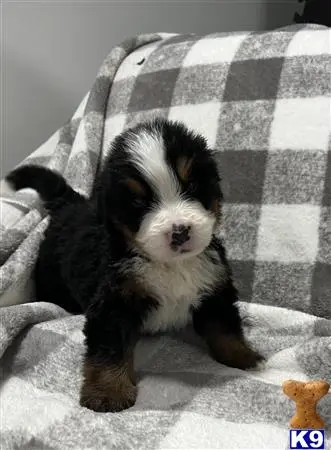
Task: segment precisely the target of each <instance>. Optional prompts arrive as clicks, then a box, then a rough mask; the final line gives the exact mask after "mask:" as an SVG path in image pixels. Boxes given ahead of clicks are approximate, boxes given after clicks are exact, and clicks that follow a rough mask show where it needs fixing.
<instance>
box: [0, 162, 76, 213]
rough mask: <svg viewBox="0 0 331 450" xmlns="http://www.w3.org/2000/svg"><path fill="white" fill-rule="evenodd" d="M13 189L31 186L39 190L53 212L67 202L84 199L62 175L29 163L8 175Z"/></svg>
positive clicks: (46, 206) (46, 204)
mask: <svg viewBox="0 0 331 450" xmlns="http://www.w3.org/2000/svg"><path fill="white" fill-rule="evenodd" d="M6 181H7V182H8V183H9V185H10V186H11V187H13V189H15V190H16V191H18V190H19V189H24V188H31V189H34V190H35V191H37V192H38V194H39V195H40V197H41V199H42V200H43V202H44V205H45V208H46V209H47V210H48V211H49V212H53V211H55V210H57V209H59V208H61V207H62V206H64V205H65V204H67V203H73V202H76V201H82V200H84V197H83V196H82V195H80V194H78V192H76V191H74V190H73V189H72V187H70V186H69V185H68V183H67V182H66V180H65V179H64V178H63V176H62V175H60V174H58V173H56V172H53V171H52V170H50V169H47V168H46V167H41V166H36V165H27V166H21V167H18V168H17V169H14V170H13V171H12V172H10V173H9V174H8V175H7V176H6Z"/></svg>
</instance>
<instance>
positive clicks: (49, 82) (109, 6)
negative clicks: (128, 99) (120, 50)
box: [0, 0, 300, 176]
mask: <svg viewBox="0 0 331 450" xmlns="http://www.w3.org/2000/svg"><path fill="white" fill-rule="evenodd" d="M299 9H300V7H299V4H298V3H297V1H296V0H285V1H284V0H278V1H270V0H264V1H263V0H256V1H255V0H243V1H240V0H239V1H238V0H228V1H225V0H218V1H217V0H213V1H209V0H199V1H197V0H182V1H181V0H178V1H176V0H150V1H146V0H145V1H140V0H131V1H126V0H122V1H113V0H109V1H104V2H98V1H93V0H91V1H90V2H89V3H87V2H80V1H78V0H77V1H74V0H72V1H66V2H65V1H63V0H62V1H60V0H58V1H48V0H44V1H43V2H40V1H38V2H37V1H35V2H30V1H28V0H25V1H21V2H17V1H13V0H12V1H10V0H3V7H2V25H3V26H2V39H1V43H2V49H3V50H4V51H3V61H2V67H1V75H2V82H3V98H2V99H1V103H2V105H1V106H2V125H3V126H2V136H1V138H2V139H1V153H2V164H1V166H2V167H1V169H2V173H1V174H0V176H3V174H4V173H5V172H6V171H8V170H9V169H10V168H12V167H13V166H14V165H15V164H16V163H18V162H19V161H20V160H21V159H22V158H24V157H25V156H26V155H28V154H29V153H30V152H31V151H32V150H33V149H35V148H36V147H37V146H39V145H40V144H41V143H42V142H43V141H44V140H45V139H47V138H48V137H49V136H50V135H51V134H52V133H53V132H54V131H55V130H56V129H57V128H59V127H60V126H61V125H62V124H63V123H64V122H65V121H66V120H67V119H68V118H69V117H70V115H71V114H72V112H73V111H74V109H75V107H76V105H77V104H78V102H79V100H80V99H81V98H82V96H83V95H84V94H85V92H86V91H87V90H88V89H89V88H90V86H91V83H92V82H93V79H94V77H95V74H96V71H97V69H98V67H99V65H100V63H101V62H102V60H103V58H104V57H105V55H106V54H107V53H108V51H109V50H110V49H111V47H112V46H113V45H114V44H116V43H118V42H120V41H122V40H123V39H125V38H127V37H130V36H133V35H136V34H139V33H145V32H153V31H164V32H183V33H185V32H196V33H199V34H203V33H210V32H215V31H228V30H231V31H232V30H258V29H260V30H262V29H270V28H274V27H277V26H284V25H287V24H290V23H291V22H292V17H293V14H294V12H295V11H296V10H299Z"/></svg>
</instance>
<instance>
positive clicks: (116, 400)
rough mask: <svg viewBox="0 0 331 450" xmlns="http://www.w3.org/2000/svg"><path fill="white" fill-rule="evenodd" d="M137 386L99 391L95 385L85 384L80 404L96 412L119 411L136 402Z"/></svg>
mask: <svg viewBox="0 0 331 450" xmlns="http://www.w3.org/2000/svg"><path fill="white" fill-rule="evenodd" d="M136 399H137V388H136V387H135V386H133V385H132V386H126V387H125V388H122V389H121V390H119V391H115V390H109V391H108V392H105V391H98V390H96V389H95V388H94V387H92V389H91V387H89V386H86V385H84V386H83V388H82V391H81V396H80V404H81V406H85V407H86V408H88V409H91V410H93V411H96V412H119V411H123V410H124V409H128V408H130V407H131V406H133V405H134V404H135V403H136Z"/></svg>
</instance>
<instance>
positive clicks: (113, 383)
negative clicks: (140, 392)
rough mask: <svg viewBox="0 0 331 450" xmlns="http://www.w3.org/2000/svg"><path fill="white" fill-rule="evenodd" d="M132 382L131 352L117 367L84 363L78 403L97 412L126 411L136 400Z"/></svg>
mask: <svg viewBox="0 0 331 450" xmlns="http://www.w3.org/2000/svg"><path fill="white" fill-rule="evenodd" d="M133 381H134V370H133V351H132V352H130V355H129V357H128V358H126V360H125V361H123V362H121V363H120V364H118V365H112V366H108V365H100V364H93V363H90V362H89V361H85V364H84V383H83V386H82V389H81V400H80V403H81V405H82V406H86V407H87V408H89V409H92V410H94V411H99V412H116V411H122V410H123V409H127V408H129V407H131V406H133V405H134V404H135V401H136V398H137V388H136V387H135V385H134V384H133Z"/></svg>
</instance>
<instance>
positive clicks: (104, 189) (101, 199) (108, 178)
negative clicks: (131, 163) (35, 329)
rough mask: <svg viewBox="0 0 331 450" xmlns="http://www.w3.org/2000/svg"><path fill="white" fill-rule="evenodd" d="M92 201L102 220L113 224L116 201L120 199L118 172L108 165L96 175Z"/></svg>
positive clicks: (107, 223) (108, 224) (107, 224)
mask: <svg viewBox="0 0 331 450" xmlns="http://www.w3.org/2000/svg"><path fill="white" fill-rule="evenodd" d="M92 201H93V203H94V206H95V208H96V212H97V217H98V219H99V220H100V222H102V223H105V224H106V226H110V225H111V224H113V219H114V217H115V216H116V202H117V201H118V198H117V192H116V172H115V171H114V170H112V168H111V167H109V166H107V165H106V166H105V167H104V168H103V169H102V171H101V172H100V173H99V174H97V176H96V180H95V184H94V188H93V193H92Z"/></svg>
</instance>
